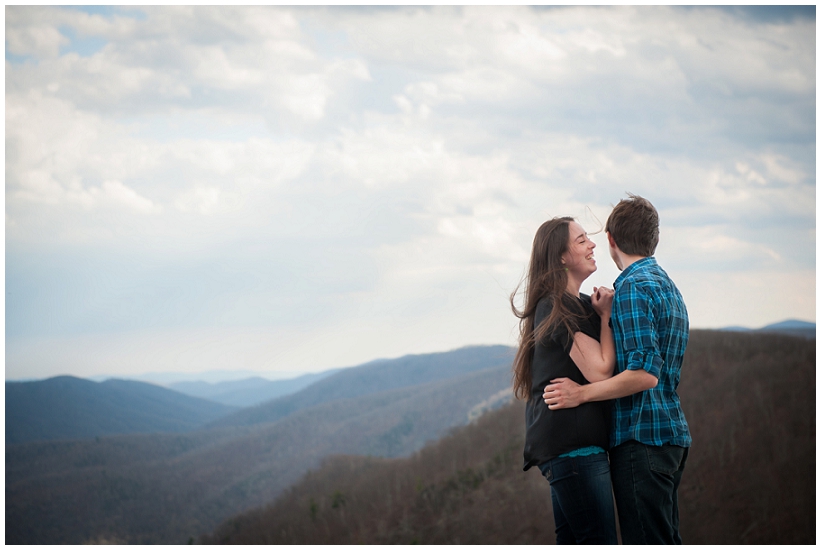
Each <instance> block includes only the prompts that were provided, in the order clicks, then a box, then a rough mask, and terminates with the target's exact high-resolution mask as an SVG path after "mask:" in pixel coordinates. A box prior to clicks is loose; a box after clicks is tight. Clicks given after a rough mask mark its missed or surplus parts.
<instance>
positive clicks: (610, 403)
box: [511, 195, 691, 544]
mask: <svg viewBox="0 0 821 550" xmlns="http://www.w3.org/2000/svg"><path fill="white" fill-rule="evenodd" d="M605 231H606V234H607V241H608V244H609V248H610V256H611V258H612V259H613V261H614V262H615V263H616V266H617V267H618V268H619V270H620V271H621V274H620V275H619V277H618V278H617V279H616V281H615V282H614V284H613V287H614V288H613V290H610V289H607V288H603V287H599V288H596V287H594V288H593V294H592V295H591V296H587V295H586V294H582V293H580V292H579V289H580V288H581V285H582V283H583V282H584V281H585V280H586V279H587V278H588V277H589V276H590V275H591V274H592V273H593V272H594V271H596V260H595V259H594V257H593V249H594V248H595V246H596V245H595V244H594V243H593V242H592V241H591V240H590V239H589V238H588V236H587V233H585V231H584V229H583V228H582V227H581V226H580V225H579V224H578V223H577V222H576V221H575V220H574V219H573V218H554V219H552V220H549V221H547V222H545V223H544V224H542V226H541V227H540V228H539V230H538V231H537V232H536V237H535V238H534V240H533V251H532V254H531V258H530V268H529V271H528V275H527V283H526V287H525V304H524V308H523V310H522V311H519V310H518V309H517V308H516V307H515V306H513V311H514V313H515V314H516V316H517V317H519V319H520V343H519V351H518V353H517V355H516V359H515V361H514V364H513V370H514V376H513V387H514V392H515V394H516V396H517V397H519V398H524V399H527V407H526V436H525V449H524V459H525V464H524V469H525V470H527V469H529V468H531V467H532V466H537V467H538V468H539V469H540V470H541V471H542V473H543V474H544V476H545V477H546V478H547V480H548V481H549V482H550V493H551V498H552V503H553V516H554V519H555V523H556V542H557V544H616V543H617V538H616V514H615V509H614V506H613V496H615V501H616V507H617V508H618V518H619V527H620V529H621V537H622V542H623V543H624V544H681V537H680V536H679V520H678V487H679V483H680V482H681V475H682V472H683V470H684V463H685V462H686V460H687V453H688V450H689V447H690V442H691V439H690V431H689V428H688V426H687V421H686V420H685V418H684V413H683V412H682V410H681V404H680V402H679V398H678V395H677V394H676V388H677V387H678V383H679V377H680V374H681V364H682V360H683V357H684V349H685V347H686V346H687V340H688V335H689V321H688V317H687V309H686V308H685V306H684V301H683V300H682V298H681V294H680V293H679V291H678V289H677V288H676V286H675V284H674V283H673V281H672V280H671V279H670V277H669V276H668V275H667V273H665V272H664V270H663V269H661V267H659V265H658V264H657V263H656V260H655V258H654V257H653V254H654V253H655V249H656V245H657V244H658V237H659V222H658V213H657V212H656V209H655V208H654V207H653V205H652V204H651V203H650V202H649V201H648V200H646V199H644V198H642V197H639V196H636V195H630V197H629V198H628V199H625V200H622V201H620V202H619V203H618V204H617V205H616V207H615V208H614V209H613V211H612V213H611V214H610V216H609V217H608V219H607V223H606V224H605ZM515 294H516V293H515V292H514V296H515ZM512 301H513V297H511V304H512Z"/></svg>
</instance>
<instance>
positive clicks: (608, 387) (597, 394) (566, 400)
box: [542, 369, 659, 410]
mask: <svg viewBox="0 0 821 550" xmlns="http://www.w3.org/2000/svg"><path fill="white" fill-rule="evenodd" d="M658 381H659V380H658V378H656V377H655V376H653V375H652V374H650V373H649V372H647V371H646V370H644V369H638V370H626V371H624V372H621V373H619V374H617V375H616V376H614V377H613V378H608V379H607V380H602V381H601V382H594V383H592V384H585V385H584V386H580V385H579V384H577V383H575V382H574V381H572V380H570V379H569V378H554V379H553V380H551V381H550V384H549V385H548V386H547V387H545V389H544V394H543V395H542V397H543V398H544V401H545V403H547V406H548V408H549V409H550V410H554V409H572V408H573V407H578V406H579V405H581V404H582V403H588V402H590V401H607V400H608V399H616V398H618V397H625V396H627V395H633V394H634V393H638V392H641V391H644V390H649V389H650V388H655V387H656V384H658Z"/></svg>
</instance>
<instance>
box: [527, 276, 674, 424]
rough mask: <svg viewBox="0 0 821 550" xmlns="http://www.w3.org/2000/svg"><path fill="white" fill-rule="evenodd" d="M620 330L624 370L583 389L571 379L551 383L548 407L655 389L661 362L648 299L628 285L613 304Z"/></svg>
mask: <svg viewBox="0 0 821 550" xmlns="http://www.w3.org/2000/svg"><path fill="white" fill-rule="evenodd" d="M616 317H618V319H619V323H620V325H621V327H622V331H621V338H620V342H619V344H620V345H621V346H622V349H623V350H624V354H623V355H624V357H625V359H626V368H625V370H624V371H623V372H621V373H619V374H617V375H616V376H614V377H612V378H610V379H608V380H602V381H599V382H594V383H592V384H586V385H585V386H583V387H582V386H579V385H578V384H576V383H575V382H573V381H572V380H569V379H566V378H557V379H555V380H551V381H550V382H551V383H550V384H549V385H548V386H546V387H545V391H544V394H543V397H544V400H545V403H547V405H548V408H550V409H551V410H553V409H569V408H573V407H578V406H579V405H581V404H582V403H587V402H589V401H605V400H608V399H616V398H618V397H625V396H627V395H632V394H634V393H638V392H642V391H645V390H649V389H650V388H655V387H656V384H658V377H659V374H660V371H661V365H662V363H663V361H662V359H661V356H660V355H659V353H658V336H657V335H656V329H655V318H654V314H653V307H652V304H651V299H650V296H649V295H648V294H647V293H646V292H645V291H644V290H643V289H641V288H639V287H638V286H636V285H633V284H631V283H628V282H625V283H624V284H622V286H621V288H620V290H619V295H618V296H617V297H616V299H615V300H614V301H613V318H616Z"/></svg>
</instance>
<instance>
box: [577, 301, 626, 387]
mask: <svg viewBox="0 0 821 550" xmlns="http://www.w3.org/2000/svg"><path fill="white" fill-rule="evenodd" d="M591 299H592V302H593V309H595V310H596V313H598V314H599V316H600V317H601V332H600V335H599V339H600V341H599V342H597V341H596V339H595V338H591V337H590V336H588V335H586V334H584V333H582V332H577V333H575V334H574V335H573V347H571V348H570V358H571V359H573V362H574V363H576V366H577V367H579V370H580V371H581V373H582V375H583V376H584V377H585V379H586V380H587V381H588V382H599V381H601V380H607V379H608V378H610V377H611V376H613V369H614V368H615V366H616V346H615V343H614V342H613V330H612V329H611V328H610V310H611V307H612V304H613V291H612V290H610V289H608V288H594V289H593V296H591Z"/></svg>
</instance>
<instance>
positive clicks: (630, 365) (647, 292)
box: [543, 194, 692, 544]
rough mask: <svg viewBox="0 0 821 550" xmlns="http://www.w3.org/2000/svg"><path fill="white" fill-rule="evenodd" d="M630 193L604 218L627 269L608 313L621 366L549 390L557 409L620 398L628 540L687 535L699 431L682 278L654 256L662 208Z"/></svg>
mask: <svg viewBox="0 0 821 550" xmlns="http://www.w3.org/2000/svg"><path fill="white" fill-rule="evenodd" d="M629 197H630V198H628V199H624V200H622V201H620V202H619V204H617V205H616V207H615V208H614V209H613V212H611V214H610V217H608V219H607V223H606V224H605V231H606V234H607V241H608V244H609V245H610V256H611V257H612V258H613V261H614V262H615V263H616V266H617V267H618V268H619V270H621V274H620V275H619V277H618V278H617V279H616V281H615V283H614V284H613V286H614V290H615V296H614V298H613V311H612V317H611V323H612V326H613V338H614V340H615V344H616V373H617V374H616V375H615V376H613V377H612V378H609V379H607V380H603V381H600V382H595V383H592V384H587V385H584V386H579V385H578V384H576V383H575V382H573V381H572V380H569V379H567V378H557V379H555V380H551V383H550V384H549V385H548V386H547V387H545V392H544V395H543V397H544V398H545V402H546V403H547V405H548V407H549V408H550V409H551V410H553V409H565V408H572V407H577V406H579V405H580V404H582V403H587V402H590V401H603V400H607V399H614V400H615V401H614V404H613V427H612V431H611V433H610V471H611V476H612V479H613V493H614V495H615V497H616V507H617V509H618V515H619V526H620V528H621V535H622V542H623V543H624V544H681V536H680V535H679V519H678V487H679V484H680V482H681V474H682V472H683V471H684V463H685V462H686V460H687V453H688V451H689V447H690V443H691V441H692V440H691V438H690V430H689V428H688V426H687V421H686V420H685V418H684V412H683V411H682V410H681V403H680V402H679V398H678V395H677V394H676V388H677V387H678V383H679V378H680V375H681V364H682V360H683V358H684V349H685V347H686V346H687V340H688V337H689V320H688V317H687V309H686V308H685V306H684V301H683V300H682V298H681V294H680V293H679V291H678V289H677V288H676V285H675V284H674V283H673V281H672V280H671V279H670V277H669V276H668V275H667V273H665V272H664V270H663V269H661V267H659V265H658V264H657V263H656V259H655V258H654V257H653V254H654V253H655V250H656V245H657V244H658V235H659V222H658V213H657V212H656V209H655V208H654V207H653V205H652V204H651V203H650V201H648V200H647V199H644V198H642V197H639V196H636V195H632V194H631V195H629Z"/></svg>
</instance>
